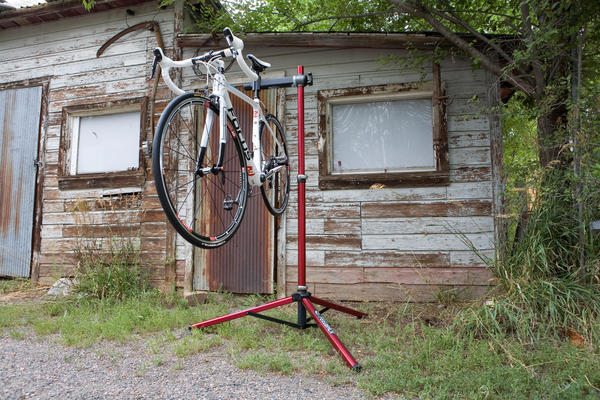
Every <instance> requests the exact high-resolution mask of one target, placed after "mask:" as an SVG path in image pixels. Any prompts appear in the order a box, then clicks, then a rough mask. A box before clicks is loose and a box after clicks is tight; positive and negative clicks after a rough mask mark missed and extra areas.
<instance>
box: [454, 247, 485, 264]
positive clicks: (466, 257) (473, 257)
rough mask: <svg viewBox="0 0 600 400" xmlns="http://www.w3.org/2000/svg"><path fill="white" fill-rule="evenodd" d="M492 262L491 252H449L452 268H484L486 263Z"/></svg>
mask: <svg viewBox="0 0 600 400" xmlns="http://www.w3.org/2000/svg"><path fill="white" fill-rule="evenodd" d="M484 260H489V261H490V262H491V261H493V260H494V251H493V250H482V251H479V252H477V253H476V252H474V251H471V250H469V251H451V252H450V263H451V265H452V266H453V267H483V266H486V265H487V264H486V261H484Z"/></svg>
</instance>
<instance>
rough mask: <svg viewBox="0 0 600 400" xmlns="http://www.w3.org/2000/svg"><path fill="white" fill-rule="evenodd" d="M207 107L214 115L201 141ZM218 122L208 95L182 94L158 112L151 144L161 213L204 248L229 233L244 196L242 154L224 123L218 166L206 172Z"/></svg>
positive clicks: (212, 160)
mask: <svg viewBox="0 0 600 400" xmlns="http://www.w3.org/2000/svg"><path fill="white" fill-rule="evenodd" d="M209 110H212V111H213V112H214V113H215V115H214V119H213V121H212V125H211V126H212V129H210V140H209V141H208V143H207V146H206V147H202V146H201V138H202V133H203V130H204V127H205V125H206V124H207V120H209V119H208V118H207V116H208V115H209ZM218 125H219V118H218V108H217V107H215V106H213V105H212V104H211V103H210V100H209V99H207V98H205V97H202V96H199V95H196V94H193V93H187V94H183V95H181V96H179V97H177V98H176V99H175V100H173V101H172V102H171V103H170V104H169V106H167V109H166V110H165V112H163V114H162V115H161V118H160V120H159V123H158V128H157V135H156V137H155V139H154V146H153V159H152V164H153V167H152V168H153V173H154V177H155V183H156V189H157V193H158V196H159V199H160V202H161V204H162V206H163V209H164V210H165V213H166V215H167V218H168V220H169V222H170V223H171V224H172V225H173V227H174V228H175V230H176V231H177V232H178V233H179V234H180V235H181V236H182V237H183V238H184V239H186V240H187V241H188V242H190V243H192V244H194V245H196V246H199V247H204V248H213V247H219V246H221V245H223V244H225V243H226V242H227V241H228V240H229V239H230V238H231V237H232V236H233V234H234V233H235V231H236V230H237V228H238V227H239V225H240V223H241V221H242V218H243V216H244V211H245V206H246V199H247V190H248V179H247V176H246V173H245V166H246V164H245V159H244V157H243V155H242V151H241V148H240V146H239V143H238V141H237V140H236V139H235V137H234V136H233V132H232V129H231V124H230V123H228V129H227V130H228V133H227V135H228V138H227V145H226V146H225V148H224V154H223V162H222V166H221V168H212V171H211V172H207V169H211V167H215V166H217V160H218V156H219V149H220V140H219V127H218ZM200 154H203V157H202V160H201V161H202V162H201V165H198V161H199V155H200ZM200 171H204V172H200Z"/></svg>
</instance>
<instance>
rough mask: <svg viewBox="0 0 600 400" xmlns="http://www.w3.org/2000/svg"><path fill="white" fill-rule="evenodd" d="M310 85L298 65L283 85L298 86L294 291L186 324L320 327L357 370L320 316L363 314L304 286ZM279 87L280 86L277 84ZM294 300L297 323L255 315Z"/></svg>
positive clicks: (353, 368)
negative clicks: (249, 320)
mask: <svg viewBox="0 0 600 400" xmlns="http://www.w3.org/2000/svg"><path fill="white" fill-rule="evenodd" d="M307 84H308V85H312V76H311V75H310V73H309V75H304V68H303V67H302V66H301V65H300V66H298V75H296V76H294V77H292V78H290V84H289V85H286V86H297V87H298V290H297V291H296V292H295V293H293V294H292V295H291V296H289V297H286V298H283V299H279V300H275V301H271V302H269V303H266V304H263V305H260V306H257V307H252V308H248V309H246V310H243V311H238V312H234V313H232V314H229V315H224V316H222V317H217V318H213V319H209V320H207V321H204V322H198V323H196V324H193V325H190V329H191V328H205V327H207V326H211V325H216V324H220V323H222V322H226V321H231V320H233V319H236V318H241V317H244V316H247V315H249V316H252V317H257V318H260V319H264V320H267V321H272V322H277V323H280V324H283V325H287V326H291V327H293V328H297V329H306V328H308V327H316V326H318V327H319V328H321V331H323V333H324V334H325V336H327V339H329V341H330V342H331V345H332V346H333V347H334V348H335V349H336V350H337V352H338V353H339V354H340V356H341V357H342V358H343V359H344V361H345V362H346V364H347V365H348V367H350V368H352V370H354V371H356V372H358V371H360V370H361V366H360V364H359V363H358V362H357V361H356V360H355V359H354V357H352V354H350V352H349V351H348V349H347V348H346V346H344V344H343V343H342V342H341V341H340V339H339V338H338V336H337V335H336V334H335V332H334V331H333V329H332V328H331V326H330V325H329V324H328V323H327V321H325V319H324V318H323V316H322V315H321V314H322V313H324V312H325V311H327V310H329V309H333V310H337V311H341V312H343V313H346V314H350V315H354V316H355V317H357V318H362V317H364V316H365V315H366V314H365V313H363V312H360V311H357V310H353V309H351V308H348V307H344V306H340V305H338V304H334V303H331V302H329V301H326V300H322V299H319V298H317V297H315V296H312V295H311V294H310V292H308V290H307V289H308V287H307V286H306V215H305V214H306V192H305V184H306V175H305V174H304V86H305V85H307ZM278 86H283V85H278ZM293 302H296V303H298V322H297V323H293V322H289V321H284V320H281V319H278V318H273V317H270V316H268V315H262V314H259V313H260V312H261V311H266V310H270V309H272V308H276V307H280V306H283V305H286V304H290V303H293ZM313 303H315V304H318V305H321V306H323V307H324V308H323V309H322V310H321V311H317V310H316V309H315V306H314V305H313ZM307 310H308V312H309V314H310V315H311V317H312V319H313V320H314V321H315V322H316V324H309V323H308V322H309V321H310V319H311V317H309V318H307V316H306V311H307Z"/></svg>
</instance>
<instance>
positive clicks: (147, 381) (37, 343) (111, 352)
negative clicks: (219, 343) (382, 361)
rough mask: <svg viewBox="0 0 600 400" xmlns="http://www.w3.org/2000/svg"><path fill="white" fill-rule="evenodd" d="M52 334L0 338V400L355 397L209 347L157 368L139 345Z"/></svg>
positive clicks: (167, 359)
mask: <svg viewBox="0 0 600 400" xmlns="http://www.w3.org/2000/svg"><path fill="white" fill-rule="evenodd" d="M55 339H56V338H53V337H43V338H40V337H33V338H27V339H25V340H15V339H13V338H11V337H9V336H7V335H4V336H0V399H86V400H87V399H327V400H332V399H362V398H365V397H364V396H363V395H362V394H361V392H360V390H359V389H358V388H356V386H354V385H342V386H333V385H331V384H329V383H327V382H324V381H321V380H319V379H317V378H314V377H307V376H302V375H289V376H285V375H279V374H274V373H267V374H262V373H258V372H254V371H249V370H240V369H239V368H237V367H235V365H234V364H233V362H232V361H231V359H230V358H229V356H227V355H224V354H222V353H220V352H219V351H218V350H210V351H207V352H203V353H200V354H196V355H192V356H189V357H187V358H185V359H182V358H178V357H177V356H175V355H173V354H168V353H164V359H163V360H162V363H160V365H156V364H157V363H156V362H153V360H155V359H156V355H150V354H148V351H147V346H146V342H145V341H144V340H137V341H136V340H134V341H131V342H128V343H126V344H116V343H112V342H102V343H98V344H95V345H94V346H92V347H90V348H86V349H78V348H73V347H64V346H62V345H60V344H57V343H56V340H55Z"/></svg>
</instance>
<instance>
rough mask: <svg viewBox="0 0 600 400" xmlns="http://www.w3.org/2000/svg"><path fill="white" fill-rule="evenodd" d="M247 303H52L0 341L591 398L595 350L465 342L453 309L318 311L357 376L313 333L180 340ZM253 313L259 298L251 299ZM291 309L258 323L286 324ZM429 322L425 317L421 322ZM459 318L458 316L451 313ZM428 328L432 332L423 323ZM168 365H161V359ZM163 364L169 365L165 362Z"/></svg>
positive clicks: (405, 384) (243, 326) (414, 384)
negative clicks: (134, 343)
mask: <svg viewBox="0 0 600 400" xmlns="http://www.w3.org/2000/svg"><path fill="white" fill-rule="evenodd" d="M249 300H250V299H249V298H247V297H236V296H232V295H221V294H215V295H212V296H210V297H209V300H208V302H207V303H206V304H204V305H202V306H199V307H188V306H187V305H186V304H185V303H183V302H180V301H173V299H171V298H168V297H167V296H165V295H163V294H161V293H159V292H157V291H149V292H145V293H143V294H139V295H137V296H133V297H130V298H126V299H125V300H123V301H121V302H115V301H105V300H99V299H96V300H81V299H80V300H75V299H69V298H67V299H57V300H52V301H48V302H42V303H35V304H33V303H21V304H10V305H4V306H0V332H2V333H3V334H5V335H8V336H10V337H12V338H14V339H19V340H22V339H25V334H24V333H23V332H27V331H28V330H29V329H33V330H34V331H35V332H36V333H37V334H38V335H40V336H45V335H54V336H53V337H56V338H57V340H58V341H59V342H60V343H62V344H64V345H68V346H77V347H86V346H90V345H92V344H94V343H96V342H99V341H101V340H112V341H119V342H126V341H128V340H140V339H141V340H144V341H145V344H146V352H147V353H148V355H149V357H148V360H149V361H148V364H147V365H144V366H143V367H140V369H139V370H138V371H136V374H139V375H144V374H145V373H146V372H147V370H148V369H151V368H156V367H160V366H163V365H166V366H167V367H168V368H169V369H171V370H173V371H176V370H180V369H181V368H183V361H182V360H183V359H185V358H187V357H193V356H194V355H197V354H200V353H204V352H207V351H211V350H213V349H220V351H223V352H224V353H227V354H229V355H230V357H231V358H232V360H233V362H234V363H235V365H236V366H237V367H239V368H241V369H253V370H256V371H259V372H264V373H266V372H270V373H273V372H274V373H279V374H284V375H286V374H294V373H304V374H315V375H318V376H321V377H323V379H325V380H326V381H327V382H329V383H330V384H334V385H337V384H348V383H350V384H353V385H358V387H360V388H361V389H362V390H364V392H365V393H366V394H368V395H371V396H377V395H382V394H385V393H394V394H396V395H398V396H400V398H402V396H404V397H405V398H411V397H418V398H419V399H448V398H461V399H481V398H498V399H504V398H511V399H530V398H543V399H552V398H556V399H559V398H560V399H570V398H572V399H582V398H590V399H591V398H598V396H599V395H600V390H599V389H598V388H600V355H599V354H598V350H597V347H592V346H591V345H589V344H588V345H585V346H584V347H575V346H573V345H571V344H570V342H569V341H568V340H564V339H563V340H555V339H549V340H548V341H546V342H544V341H540V342H538V343H537V344H536V345H529V344H527V343H522V342H521V341H519V340H518V339H517V338H516V337H514V336H509V335H506V336H500V335H496V336H492V335H488V336H486V337H481V336H477V335H475V334H465V333H464V332H462V331H461V330H459V329H456V327H455V325H453V323H452V322H453V321H455V318H456V317H455V316H456V315H457V314H456V312H455V310H453V309H451V307H450V308H444V310H446V311H442V312H440V311H439V309H438V306H437V305H432V306H418V305H406V304H387V305H386V307H387V309H384V308H382V306H381V305H379V306H378V305H375V304H370V303H363V304H358V305H356V308H360V309H362V310H363V311H366V312H369V313H370V314H371V316H370V317H368V318H366V319H364V320H356V319H353V318H350V317H348V316H346V315H342V314H339V313H336V312H334V311H330V312H328V313H326V314H325V317H326V318H327V320H328V322H329V323H330V324H331V326H332V327H333V328H334V329H335V330H336V332H337V333H338V335H339V336H340V339H341V340H342V341H343V342H344V344H345V345H346V346H347V347H348V349H350V351H351V352H352V353H353V355H354V356H355V357H356V358H357V359H358V360H359V362H360V363H361V364H362V365H363V367H364V369H363V372H362V373H361V374H355V373H352V372H351V371H350V370H349V369H348V368H346V366H345V365H344V364H343V362H342V360H341V358H340V357H339V356H338V355H337V353H336V352H335V351H334V350H333V348H332V347H331V345H330V344H329V342H328V341H327V340H326V338H325V336H324V335H323V334H322V333H321V332H320V330H318V329H307V330H305V331H298V330H295V329H292V328H289V327H286V326H280V325H278V324H273V323H270V322H267V321H262V320H258V319H255V318H241V319H238V320H235V321H232V322H228V323H224V324H221V325H216V326H213V327H210V328H207V329H204V330H194V331H193V332H191V333H188V332H187V330H186V329H184V328H185V327H187V325H188V324H189V323H193V322H198V321H201V320H204V319H207V318H211V317H214V316H218V315H222V314H224V313H227V312H229V311H230V310H233V309H242V308H244V307H247V306H248V302H249ZM251 300H252V301H253V302H254V304H258V303H260V302H261V301H264V300H265V299H261V298H259V297H252V299H251ZM295 313H296V310H295V305H290V306H288V307H285V308H280V309H277V310H272V311H270V312H268V314H269V315H272V316H275V317H279V318H284V319H287V320H291V321H293V320H294V318H295ZM433 313H435V314H436V315H435V318H432V314H433ZM459 315H460V314H459ZM431 321H437V322H436V326H430V324H431ZM169 356H171V357H169ZM173 356H174V357H173Z"/></svg>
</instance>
